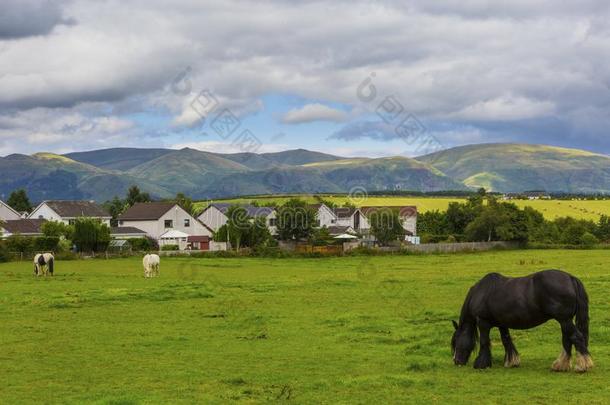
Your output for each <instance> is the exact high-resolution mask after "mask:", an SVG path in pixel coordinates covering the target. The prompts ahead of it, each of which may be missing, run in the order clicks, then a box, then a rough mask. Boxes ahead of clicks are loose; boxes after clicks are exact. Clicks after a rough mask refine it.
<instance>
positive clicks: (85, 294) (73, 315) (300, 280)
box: [0, 250, 610, 404]
mask: <svg viewBox="0 0 610 405" xmlns="http://www.w3.org/2000/svg"><path fill="white" fill-rule="evenodd" d="M609 262H610V252H609V251H606V250H600V251H560V250H545V251H534V250H527V251H502V252H499V251H498V252H486V253H477V254H452V255H430V256H424V255H413V256H383V257H336V258H324V259H276V260H272V259H262V258H240V259H218V258H214V259H212V258H204V259H187V258H172V259H169V258H163V259H162V265H161V276H160V278H157V279H144V278H143V277H142V269H141V263H140V259H139V258H131V259H113V260H81V261H66V262H61V261H60V262H58V263H57V264H56V276H55V277H53V278H46V279H44V278H34V277H33V276H32V265H30V263H25V262H23V263H5V264H2V265H0V325H1V328H0V343H1V348H2V349H1V351H0V365H1V367H0V402H2V403H100V404H138V403H193V402H198V403H227V402H237V401H239V402H242V403H268V402H282V403H298V404H310V403H345V404H352V403H374V402H376V403H380V404H381V403H428V402H433V403H446V402H452V403H477V402H481V403H511V402H519V403H524V402H527V403H564V402H572V403H576V402H578V403H608V398H609V394H610V392H609V389H608V381H610V368H609V367H608V364H610V302H609V300H608V291H609V290H610V271H609V270H610V269H609V266H608V263H609ZM545 268H562V269H565V270H567V271H569V272H571V273H573V274H574V275H576V276H578V277H580V278H581V279H582V280H583V282H584V284H585V286H586V288H587V290H588V292H589V296H590V306H591V319H592V321H591V347H590V349H591V352H592V355H593V359H594V361H595V362H596V367H595V368H594V369H593V370H592V371H591V372H589V373H586V374H584V375H579V374H576V373H575V372H569V373H553V372H551V371H549V368H550V365H551V363H552V361H553V360H554V359H555V358H556V357H557V355H558V354H559V352H560V349H561V345H560V339H561V338H560V331H559V327H558V325H557V324H556V323H555V322H549V323H547V324H545V325H543V326H541V327H539V328H536V329H533V330H529V331H515V332H514V333H513V336H514V340H515V344H516V346H517V348H518V350H519V351H520V353H521V359H522V364H521V367H520V368H518V369H505V368H503V367H502V359H503V349H502V346H501V343H500V341H499V334H498V332H497V330H494V331H493V332H492V339H493V342H492V344H493V360H494V365H493V367H492V369H489V370H485V371H477V370H474V369H473V368H472V367H471V364H472V362H471V363H470V364H469V365H468V366H467V367H456V366H454V365H453V364H452V361H451V353H450V349H449V340H450V336H451V333H452V330H453V328H452V326H451V323H450V320H452V319H457V317H458V312H459V309H460V306H461V304H462V301H463V299H464V296H465V295H466V292H467V291H468V288H469V287H470V286H471V285H472V284H473V283H474V282H476V281H477V280H478V279H479V278H480V277H481V276H483V275H484V274H485V273H487V272H490V271H499V272H502V273H504V274H506V275H513V276H517V275H525V274H528V273H531V272H534V271H537V270H540V269H545Z"/></svg>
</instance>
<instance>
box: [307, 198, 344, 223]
mask: <svg viewBox="0 0 610 405" xmlns="http://www.w3.org/2000/svg"><path fill="white" fill-rule="evenodd" d="M309 207H310V208H311V209H313V210H314V211H316V221H317V226H318V227H320V228H322V227H327V228H330V227H331V226H336V225H337V215H336V214H335V212H334V211H333V210H331V209H330V208H329V207H328V206H327V205H326V204H322V203H320V204H310V205H309Z"/></svg>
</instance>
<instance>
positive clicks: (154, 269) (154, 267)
mask: <svg viewBox="0 0 610 405" xmlns="http://www.w3.org/2000/svg"><path fill="white" fill-rule="evenodd" d="M142 264H143V265H144V277H146V278H148V277H155V276H158V275H159V265H160V264H161V259H159V256H157V255H155V254H149V255H146V256H144V259H142Z"/></svg>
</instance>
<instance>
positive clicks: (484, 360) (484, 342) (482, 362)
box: [474, 320, 491, 368]
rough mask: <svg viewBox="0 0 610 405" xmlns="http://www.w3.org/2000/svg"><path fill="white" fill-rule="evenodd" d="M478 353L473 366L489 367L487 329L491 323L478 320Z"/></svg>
mask: <svg viewBox="0 0 610 405" xmlns="http://www.w3.org/2000/svg"><path fill="white" fill-rule="evenodd" d="M478 326H479V333H480V341H479V345H480V347H479V355H478V356H477V358H476V360H475V361H474V368H488V367H491V341H490V339H489V331H490V329H491V325H489V324H488V323H487V322H485V321H481V320H479V322H478Z"/></svg>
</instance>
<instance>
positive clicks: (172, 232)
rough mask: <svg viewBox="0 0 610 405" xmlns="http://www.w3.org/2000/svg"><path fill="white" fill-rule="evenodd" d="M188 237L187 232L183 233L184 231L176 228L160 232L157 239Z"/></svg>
mask: <svg viewBox="0 0 610 405" xmlns="http://www.w3.org/2000/svg"><path fill="white" fill-rule="evenodd" d="M188 237H189V234H188V233H184V232H182V231H178V230H176V229H170V230H169V231H167V232H165V233H164V234H162V235H161V236H159V239H177V238H188Z"/></svg>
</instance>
